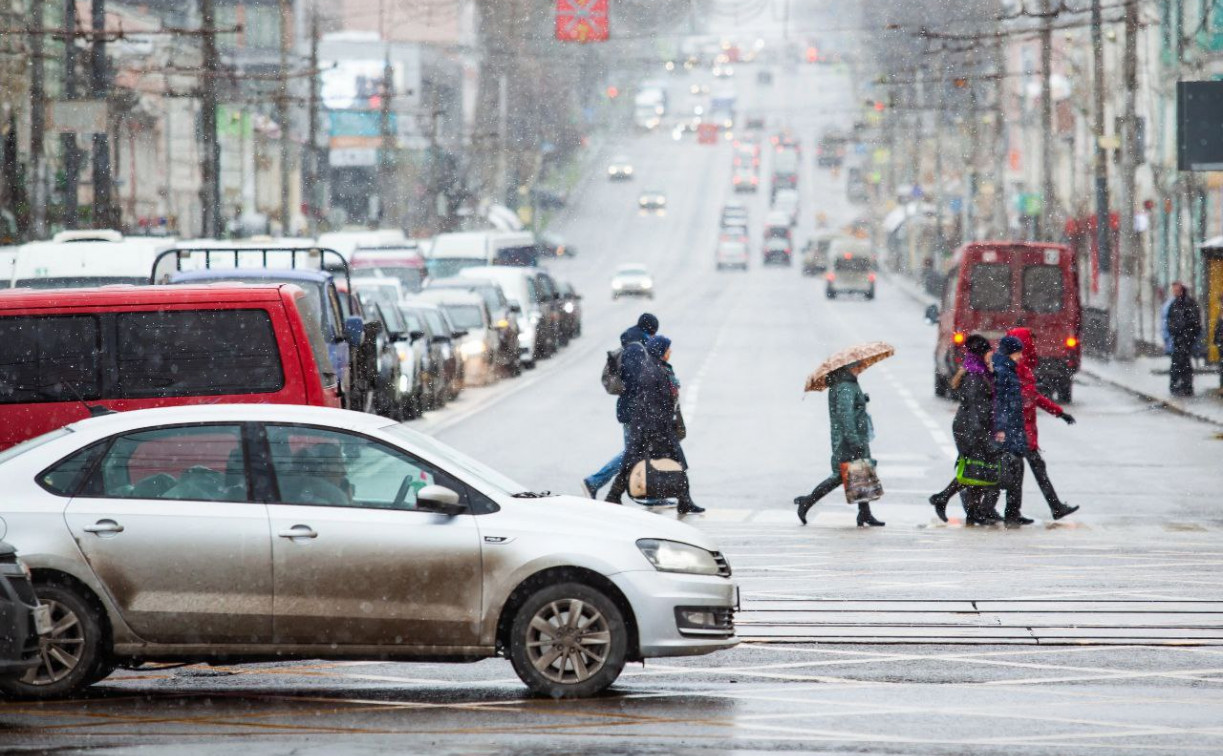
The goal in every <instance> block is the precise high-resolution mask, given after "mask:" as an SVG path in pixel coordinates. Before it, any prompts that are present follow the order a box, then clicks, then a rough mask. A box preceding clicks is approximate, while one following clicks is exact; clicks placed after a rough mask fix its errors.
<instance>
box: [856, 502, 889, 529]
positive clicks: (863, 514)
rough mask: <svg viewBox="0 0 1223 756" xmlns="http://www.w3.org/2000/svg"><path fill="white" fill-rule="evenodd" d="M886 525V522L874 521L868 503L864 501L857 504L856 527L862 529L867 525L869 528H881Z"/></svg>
mask: <svg viewBox="0 0 1223 756" xmlns="http://www.w3.org/2000/svg"><path fill="white" fill-rule="evenodd" d="M886 524H887V523H886V522H882V521H880V520H876V519H875V516H874V515H873V514H871V505H870V503H868V502H865V501H860V502H858V527H860V528H863V527H866V526H868V525H869V526H871V527H875V528H881V527H883V526H884V525H886Z"/></svg>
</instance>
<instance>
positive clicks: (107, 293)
mask: <svg viewBox="0 0 1223 756" xmlns="http://www.w3.org/2000/svg"><path fill="white" fill-rule="evenodd" d="M287 287H288V288H292V289H297V287H295V286H292V285H291V284H284V283H281V284H276V283H267V284H241V283H225V284H209V285H197V286H189V285H174V286H132V285H129V284H115V285H111V286H97V287H92V288H83V289H26V288H17V289H4V290H2V291H0V309H18V308H27V307H89V306H102V307H115V306H140V305H146V304H208V303H214V302H265V301H273V300H276V299H279V298H280V297H281V296H282V292H283V291H284V290H285V289H286V288H287ZM299 291H300V290H299Z"/></svg>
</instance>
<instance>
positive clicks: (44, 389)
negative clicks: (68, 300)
mask: <svg viewBox="0 0 1223 756" xmlns="http://www.w3.org/2000/svg"><path fill="white" fill-rule="evenodd" d="M101 354H102V342H101V328H100V326H99V323H98V318H97V317H96V316H94V315H66V316H53V317H11V318H0V404H15V403H18V402H65V401H75V400H77V399H96V398H98V397H99V396H101V394H102V385H101V382H102V369H101V367H102V365H101V363H102V359H101Z"/></svg>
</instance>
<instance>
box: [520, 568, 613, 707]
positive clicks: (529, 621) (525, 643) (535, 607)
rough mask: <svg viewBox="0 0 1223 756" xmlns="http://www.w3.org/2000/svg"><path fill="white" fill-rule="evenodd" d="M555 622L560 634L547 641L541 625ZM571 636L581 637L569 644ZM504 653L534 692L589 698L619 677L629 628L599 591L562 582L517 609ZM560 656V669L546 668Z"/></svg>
mask: <svg viewBox="0 0 1223 756" xmlns="http://www.w3.org/2000/svg"><path fill="white" fill-rule="evenodd" d="M574 612H576V613H577V614H578V617H577V618H576V621H575V619H574V618H573V617H572V615H573V613H574ZM553 619H555V620H556V621H557V624H556V625H554V626H555V627H556V628H557V629H558V631H560V632H559V633H558V635H553V636H546V634H545V633H544V632H542V631H540V630H539V629H538V628H539V625H540V620H543V621H544V622H545V623H546V624H552V622H551V620H553ZM583 619H585V620H586V623H585V624H581V620H583ZM562 620H563V621H564V624H560V623H561V622H562ZM570 628H572V630H570ZM591 628H593V629H591ZM570 634H572V635H575V636H577V637H576V638H572V639H571V635H570ZM544 637H547V640H543V638H544ZM549 640H551V641H553V643H551V644H549V643H548V641H549ZM558 641H559V642H558ZM598 651H602V654H598V653H597V652H598ZM506 652H507V653H506V655H507V656H509V658H510V663H511V664H513V666H514V671H515V672H517V673H518V677H519V678H520V679H521V680H522V681H523V682H524V683H526V685H527V687H528V688H530V689H531V690H532V691H533V692H534V693H537V694H539V695H542V696H548V697H550V698H586V697H589V696H593V695H597V694H599V693H602V692H603V691H604V690H606V689H607V688H608V687H610V686H611V684H612V683H614V682H615V681H616V678H618V677H619V676H620V672H621V670H623V669H624V662H625V659H626V657H627V655H628V625H627V623H626V622H625V621H624V615H623V614H621V612H620V608H619V607H618V606H616V604H615V602H614V601H612V600H611V599H610V598H608V597H607V596H606V595H605V594H603V593H602V592H601V591H599V590H598V589H595V588H592V587H590V586H588V585H583V584H582V583H558V584H556V585H550V586H547V587H545V588H541V589H540V590H538V591H536V592H535V593H534V594H532V595H531V596H530V597H528V598H527V600H526V601H524V602H523V604H522V606H520V607H518V612H517V613H516V614H515V615H514V621H513V624H512V625H511V626H510V638H509V643H508V644H507V649H506ZM556 653H559V654H560V655H559V657H554V662H553V663H555V661H559V662H560V665H561V666H560V668H559V669H557V668H555V667H553V666H552V664H546V665H545V664H543V663H542V662H543V661H544V660H546V659H547V658H548V657H549V656H552V655H553V654H556ZM600 656H601V660H600V658H599V657H600ZM579 664H581V665H582V666H581V667H579V666H578V665H579ZM591 667H594V669H593V670H592V669H591ZM558 678H559V679H558Z"/></svg>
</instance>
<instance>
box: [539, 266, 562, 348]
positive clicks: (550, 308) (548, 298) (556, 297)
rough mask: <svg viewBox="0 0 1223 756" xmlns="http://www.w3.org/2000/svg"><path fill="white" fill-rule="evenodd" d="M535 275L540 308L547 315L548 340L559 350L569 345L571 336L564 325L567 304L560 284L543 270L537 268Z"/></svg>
mask: <svg viewBox="0 0 1223 756" xmlns="http://www.w3.org/2000/svg"><path fill="white" fill-rule="evenodd" d="M534 274H535V288H536V289H537V290H538V291H539V302H540V307H541V308H542V309H543V311H544V313H545V314H546V318H545V320H546V322H547V323H548V338H549V339H550V340H551V342H552V343H553V344H554V345H555V349H559V348H560V347H563V346H566V345H568V344H569V334H568V333H566V331H565V328H564V323H563V321H564V319H565V312H564V307H565V303H564V301H562V298H561V289H560V284H558V283H557V282H556V279H555V278H553V277H552V274H550V273H549V272H548V271H546V270H544V269H543V268H536V269H535V271H534Z"/></svg>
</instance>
